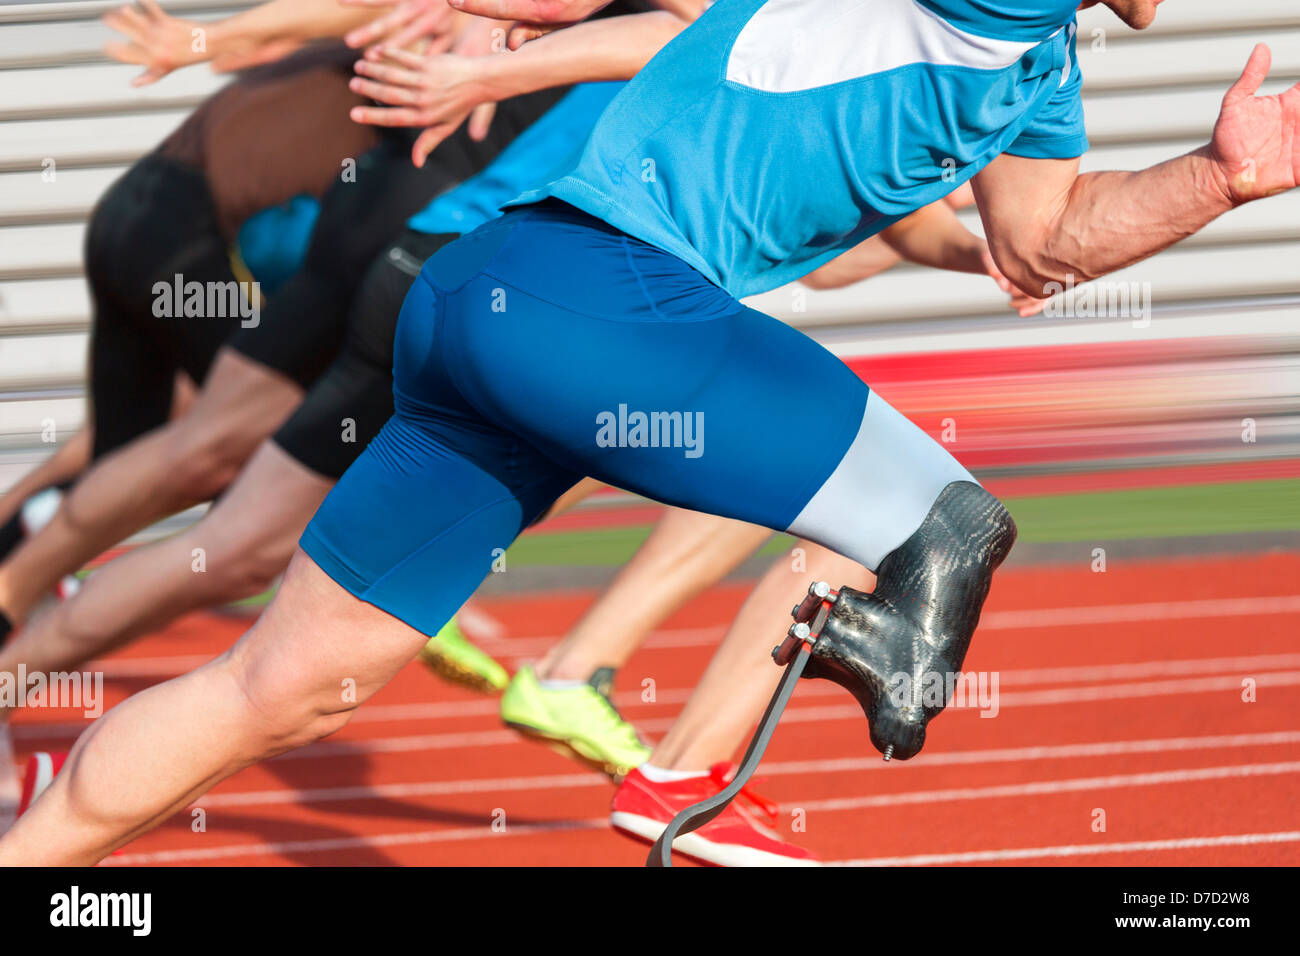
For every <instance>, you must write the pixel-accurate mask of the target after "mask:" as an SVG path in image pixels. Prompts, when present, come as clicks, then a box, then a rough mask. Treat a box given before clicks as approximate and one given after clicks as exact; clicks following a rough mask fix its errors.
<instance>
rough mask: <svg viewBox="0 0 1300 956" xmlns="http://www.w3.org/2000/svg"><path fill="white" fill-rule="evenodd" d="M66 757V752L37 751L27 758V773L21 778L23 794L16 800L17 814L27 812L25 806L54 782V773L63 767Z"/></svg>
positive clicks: (20, 814) (29, 804) (30, 803)
mask: <svg viewBox="0 0 1300 956" xmlns="http://www.w3.org/2000/svg"><path fill="white" fill-rule="evenodd" d="M67 759H68V755H67V754H66V753H55V754H50V753H43V752H38V753H34V754H32V755H31V756H30V757H28V758H27V774H26V776H25V777H24V778H23V795H22V798H21V799H20V800H19V801H18V816H20V817H21V816H22V815H23V814H24V813H26V812H27V808H28V807H30V806H31V805H32V803H33V802H34V801H35V800H36V798H37V797H39V796H40V795H41V794H42V793H44V792H45V791H46V789H48V788H49V786H50V784H51V783H53V782H54V775H55V774H57V773H58V772H59V771H60V770H62V769H63V762H64V761H65V760H67Z"/></svg>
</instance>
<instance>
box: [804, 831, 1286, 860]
mask: <svg viewBox="0 0 1300 956" xmlns="http://www.w3.org/2000/svg"><path fill="white" fill-rule="evenodd" d="M1296 842H1300V830H1280V831H1278V832H1275V833H1237V834H1231V835H1225V836H1212V837H1182V838H1179V839H1172V840H1134V841H1131V842H1128V843H1082V844H1065V845H1062V846H1037V847H1025V848H1023V849H1007V850H973V851H968V852H965V853H921V854H917V855H916V856H878V857H864V858H861V859H857V860H836V861H834V862H830V863H827V864H826V865H827V866H929V865H933V864H942V863H994V862H998V861H1001V860H1040V859H1046V858H1050V857H1071V856H1092V855H1099V854H1106V853H1149V852H1156V851H1160V850H1189V849H1202V848H1206V847H1216V846H1257V845H1260V844H1268V843H1296Z"/></svg>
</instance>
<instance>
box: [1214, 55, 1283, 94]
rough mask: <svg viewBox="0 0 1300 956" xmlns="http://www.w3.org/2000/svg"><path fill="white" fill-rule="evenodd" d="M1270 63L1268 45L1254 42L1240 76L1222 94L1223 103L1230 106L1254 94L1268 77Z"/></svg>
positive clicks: (1271, 59)
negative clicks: (1253, 47)
mask: <svg viewBox="0 0 1300 956" xmlns="http://www.w3.org/2000/svg"><path fill="white" fill-rule="evenodd" d="M1272 63H1273V53H1272V51H1270V50H1269V48H1268V45H1267V44H1264V43H1256V44H1255V49H1253V50H1251V51H1250V59H1249V60H1247V61H1246V68H1245V69H1244V70H1242V71H1241V77H1240V78H1239V79H1238V80H1237V82H1236V83H1233V84H1232V86H1230V87H1229V88H1228V92H1227V93H1224V94H1223V105H1224V106H1231V105H1233V104H1234V103H1239V102H1240V101H1242V100H1244V99H1249V98H1250V97H1252V96H1254V95H1255V94H1256V93H1257V92H1258V91H1259V88H1260V87H1261V86H1263V85H1264V80H1266V79H1268V68H1269V67H1270V66H1271V65H1272Z"/></svg>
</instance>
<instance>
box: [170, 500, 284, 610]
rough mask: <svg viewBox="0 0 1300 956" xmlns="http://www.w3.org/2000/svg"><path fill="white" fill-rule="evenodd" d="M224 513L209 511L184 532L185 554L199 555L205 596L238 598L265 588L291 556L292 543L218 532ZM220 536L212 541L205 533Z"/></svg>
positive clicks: (222, 598)
mask: <svg viewBox="0 0 1300 956" xmlns="http://www.w3.org/2000/svg"><path fill="white" fill-rule="evenodd" d="M224 517H225V516H224V515H221V514H213V515H210V516H209V517H207V518H205V519H204V520H203V521H201V522H200V523H199V524H198V526H197V527H195V529H194V530H193V531H192V532H190V533H189V534H187V536H186V537H187V542H186V546H187V547H188V548H189V553H190V554H191V555H195V554H197V553H199V552H201V553H202V555H203V561H204V568H203V570H204V575H205V578H206V583H207V589H206V590H207V591H208V593H209V597H210V599H211V600H214V601H238V600H242V599H243V598H248V597H253V596H254V595H257V594H261V593H262V592H263V591H266V590H267V589H268V588H270V587H271V585H272V584H274V583H275V579H276V578H277V577H278V576H279V575H280V574H281V573H283V572H284V569H285V568H286V567H287V566H288V564H289V558H291V557H292V556H293V543H292V540H290V541H289V542H288V543H287V544H281V543H279V542H260V541H256V540H250V539H249V538H248V537H244V536H240V535H238V534H236V535H229V534H225V533H222V532H221V531H220V521H221V520H222V519H223V518H224ZM214 522H215V526H216V527H215V530H217V532H218V533H219V534H220V535H221V536H220V537H218V538H216V539H215V540H214V539H213V538H212V537H210V536H209V534H208V532H209V531H211V530H214V529H213V528H212V527H211V526H213V525H214Z"/></svg>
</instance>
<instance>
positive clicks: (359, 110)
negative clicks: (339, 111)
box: [348, 106, 429, 127]
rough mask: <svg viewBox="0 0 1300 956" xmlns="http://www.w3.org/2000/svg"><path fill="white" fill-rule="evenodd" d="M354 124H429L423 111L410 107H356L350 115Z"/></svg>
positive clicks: (408, 125)
mask: <svg viewBox="0 0 1300 956" xmlns="http://www.w3.org/2000/svg"><path fill="white" fill-rule="evenodd" d="M348 116H349V117H351V119H352V122H354V123H365V124H366V125H367V126H407V127H410V126H425V125H427V124H428V122H429V118H428V115H427V114H426V113H425V112H424V111H423V110H416V109H411V108H409V107H385V106H354V107H352V109H351V111H350V112H349V113H348Z"/></svg>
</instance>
